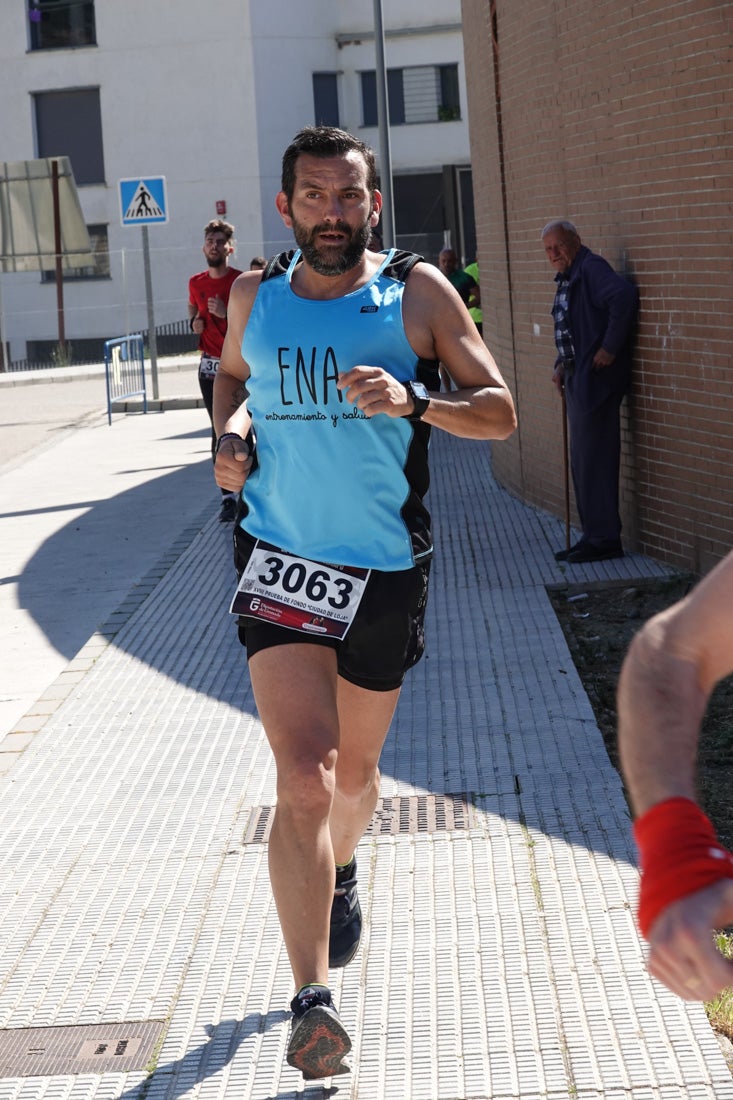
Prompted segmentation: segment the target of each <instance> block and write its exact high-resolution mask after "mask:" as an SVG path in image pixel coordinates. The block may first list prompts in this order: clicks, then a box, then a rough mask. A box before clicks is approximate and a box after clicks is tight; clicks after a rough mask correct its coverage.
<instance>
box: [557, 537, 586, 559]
mask: <svg viewBox="0 0 733 1100" xmlns="http://www.w3.org/2000/svg"><path fill="white" fill-rule="evenodd" d="M585 545H586V544H585V543H584V542H583V540H582V539H579V540H578V542H576V543H574V545H573V546H570V547H568V549H567V550H556V551H555V561H567V559H568V555H569V554H574V553H575V551H576V550H580V548H581V546H585Z"/></svg>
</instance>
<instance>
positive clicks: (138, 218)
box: [119, 176, 168, 225]
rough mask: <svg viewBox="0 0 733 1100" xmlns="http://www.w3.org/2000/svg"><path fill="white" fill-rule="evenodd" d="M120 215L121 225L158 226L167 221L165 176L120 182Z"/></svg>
mask: <svg viewBox="0 0 733 1100" xmlns="http://www.w3.org/2000/svg"><path fill="white" fill-rule="evenodd" d="M119 184H120V215H121V218H122V224H123V225H158V224H160V223H162V222H167V221H168V202H167V199H166V193H165V176H150V177H141V176H133V177H131V178H130V179H125V180H120V181H119Z"/></svg>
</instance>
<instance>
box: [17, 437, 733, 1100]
mask: <svg viewBox="0 0 733 1100" xmlns="http://www.w3.org/2000/svg"><path fill="white" fill-rule="evenodd" d="M433 448H434V453H433V459H432V466H433V471H434V488H433V490H431V496H432V502H431V504H432V508H433V510H434V512H435V513H436V514H437V525H436V526H437V531H438V543H439V545H438V553H437V557H436V561H435V565H434V572H433V585H432V590H431V597H430V604H429V612H428V624H427V631H428V645H427V651H426V657H425V660H423V661H422V662H421V663H420V664H419V665H418V666H417V667H416V668H415V669H414V670H413V672H412V673H411V674H410V675H409V677H408V679H407V681H406V684H405V689H404V691H403V695H402V697H401V699H400V703H399V705H398V708H397V713H396V715H395V721H394V723H393V727H392V730H391V732H390V735H389V737H388V741H387V744H386V746H385V751H384V753H383V758H382V762H381V766H382V773H383V779H382V791H381V794H382V799H383V800H389V799H405V800H407V801H408V802H409V800H410V799H415V800H417V802H416V804H421V803H420V800H425V799H426V798H429V797H430V798H445V797H447V796H448V794H449V792H469V793H470V794H471V801H472V805H471V820H470V823H469V827H468V828H462V829H453V830H450V829H445V830H439V831H436V832H433V833H427V832H418V833H411V832H407V833H403V832H399V833H398V834H397V835H376V834H374V835H370V836H366V837H365V838H364V839H363V841H362V843H361V844H360V847H359V854H358V859H359V878H360V896H361V899H362V905H363V908H364V912H365V916H366V925H365V932H364V937H363V942H362V946H361V948H360V951H359V953H358V954H357V956H356V958H355V960H354V961H353V963H352V964H351V965H350V966H349V967H348V968H346V969H345V970H344V971H338V972H333V990H334V996H335V999H336V1001H337V1003H338V1005H339V1008H340V1011H341V1014H342V1017H343V1019H344V1022H345V1024H346V1026H347V1027H348V1029H349V1030H350V1033H351V1034H352V1036H353V1039H354V1059H353V1061H354V1070H353V1073H352V1074H351V1075H349V1076H347V1077H341V1078H339V1079H337V1080H336V1081H334V1082H332V1083H329V1082H324V1083H321V1082H313V1083H308V1084H304V1083H303V1081H302V1079H301V1077H300V1075H299V1074H298V1073H296V1072H295V1071H294V1070H292V1069H291V1068H290V1067H288V1066H287V1065H286V1064H285V1062H284V1055H285V1048H286V1044H287V1037H288V1028H289V1021H288V1011H287V1009H288V1003H289V1000H290V998H291V997H292V994H293V990H292V980H291V976H290V970H289V966H288V962H287V957H286V953H285V950H284V947H283V945H282V940H281V936H280V931H279V925H278V921H277V915H276V912H275V907H274V903H273V901H272V897H271V891H270V886H269V878H268V870H267V846H266V844H264V843H256V844H245V843H243V838H244V833H245V828H246V823H247V821H248V820H249V819H250V816H251V814H252V813H253V811H254V810H256V808H257V807H262V806H270V805H272V804H273V803H274V801H275V776H274V769H273V767H272V761H271V758H270V753H269V750H268V748H267V744H266V740H265V738H264V734H263V731H262V728H261V725H260V723H259V721H258V718H257V715H256V711H255V706H254V701H253V698H252V693H251V689H250V686H249V681H248V677H247V674H246V666H245V662H244V657H243V653H242V650H241V647H239V645H238V643H237V641H236V637H235V632H234V630H233V627H232V623H231V621H230V620H229V618H228V616H227V614H226V607H228V602H229V598H230V595H231V588H232V585H233V573H232V569H231V562H230V545H229V538H230V535H229V536H226V535H225V534H223V533H222V531H221V527H220V525H218V524H217V523H216V522H215V520H212V522H210V523H209V524H208V525H207V526H205V527H204V528H203V529H202V531H201V532H200V534H199V535H197V536H196V537H195V538H194V539H193V541H192V542H191V544H190V546H189V547H188V549H187V550H184V551H183V553H181V554H180V555H179V556H177V557H176V560H175V561H174V562H172V563H171V564H170V567H169V568H168V569H167V570H166V571H165V572H164V573H163V574H162V575H161V578H160V581H159V583H158V584H157V585H156V586H155V587H153V588H152V590H151V591H150V593H149V595H148V596H147V598H146V599H145V601H144V602H142V603H140V604H139V605H138V606H136V607H135V608H134V609H133V610H132V612H131V615H130V617H129V619H128V620H127V621H126V622H125V623H124V624H123V625H122V626H120V627H119V629H118V630H117V633H116V634H115V638H114V641H113V643H112V644H111V645H109V646H108V647H107V649H105V650H104V651H103V652H102V653H101V655H100V656H99V657H98V659H97V660H96V661H95V663H94V664H93V666H92V667H91V668H90V669H89V671H88V672H87V673H86V674H85V675H84V676H83V677H82V678H81V679H80V682H79V684H78V685H77V687H76V689H75V690H74V692H73V693H72V694H71V695H70V696H69V697H68V698H67V699H66V701H65V702H64V703H63V704H62V705H61V706H60V707H59V709H58V710H57V711H56V712H55V713H54V715H53V716H52V718H51V720H50V721H49V722H48V723H47V725H46V726H45V727H44V729H43V730H42V731H41V732H40V733H39V734H38V735H37V737H36V738H34V740H33V743H32V744H31V746H30V747H29V748H28V749H27V750H26V752H25V753H24V754H23V755H22V756H21V758H20V759H19V761H18V763H17V765H15V766H14V768H13V769H12V771H11V773H9V774H8V776H6V777H5V779H4V780H3V781H2V783H0V830H2V833H1V835H2V836H3V839H4V848H3V875H2V876H0V917H1V918H2V919H0V1027H5V1028H28V1029H30V1028H31V1027H32V1026H36V1027H37V1026H43V1025H46V1026H51V1027H58V1026H62V1025H63V1026H79V1025H82V1024H89V1025H98V1024H100V1023H108V1024H115V1023H118V1022H120V1021H124V1020H125V1019H127V1020H129V1019H134V1018H140V1019H148V1020H151V1019H154V1018H160V1019H162V1018H165V1019H166V1020H167V1029H166V1032H165V1037H164V1039H163V1042H162V1045H161V1047H160V1050H159V1051H158V1053H157V1056H156V1069H155V1072H154V1073H153V1074H152V1076H151V1077H150V1078H149V1079H148V1080H144V1078H143V1075H142V1074H141V1073H140V1072H131V1073H127V1074H124V1073H123V1074H120V1073H113V1072H109V1073H104V1074H78V1075H77V1074H66V1075H60V1076H46V1077H37V1078H32V1079H27V1078H21V1077H17V1078H5V1079H2V1080H0V1100H107V1098H109V1100H122V1098H124V1100H142V1098H143V1096H144V1097H145V1100H180V1098H182V1097H186V1098H189V1097H191V1098H194V1097H195V1098H206V1100H217V1098H219V1097H225V1096H226V1097H231V1096H235V1095H236V1096H237V1097H238V1098H239V1100H286V1098H291V1097H292V1098H293V1100H325V1098H326V1097H335V1096H338V1097H339V1098H340V1100H347V1098H348V1100H357V1098H361V1100H365V1098H368V1100H375V1098H377V1097H378V1098H379V1100H391V1098H394V1100H570V1098H571V1097H572V1098H575V1100H683V1098H684V1100H690V1098H693V1100H733V1083H732V1082H731V1077H730V1073H729V1072H728V1070H727V1067H726V1065H725V1062H724V1060H723V1058H722V1055H721V1054H720V1052H719V1050H718V1048H717V1044H716V1041H715V1039H714V1036H713V1034H712V1032H711V1030H710V1027H709V1025H708V1023H707V1020H706V1018H705V1016H704V1013H703V1010H702V1008H701V1007H700V1006H698V1005H685V1004H683V1003H682V1002H680V1001H678V1000H677V999H676V998H674V997H672V996H671V994H667V993H665V991H663V990H661V989H660V988H659V987H658V986H656V985H654V984H653V983H652V982H651V981H650V979H649V978H648V976H647V975H646V973H645V970H644V966H643V951H642V948H641V945H640V943H639V939H638V936H637V933H636V930H635V926H634V921H633V913H632V909H631V905H632V904H633V899H634V896H635V889H636V871H635V869H634V866H633V860H634V852H633V848H632V844H631V838H630V831H629V821H628V814H627V811H626V807H625V803H624V800H623V796H622V793H621V785H620V781H619V778H618V776H617V774H616V773H615V772H614V770H613V768H611V766H610V764H609V762H608V759H607V756H606V754H605V750H604V748H603V743H602V739H601V737H600V734H599V732H598V730H597V727H596V725H595V720H594V717H593V713H592V710H591V708H590V704H589V702H588V700H587V697H586V696H585V692H584V691H583V688H582V684H581V682H580V680H579V678H578V676H577V673H576V671H575V669H574V668H573V665H572V661H571V660H570V656H569V653H568V651H567V648H566V646H565V643H564V639H563V637H562V632H561V630H560V627H559V625H558V624H557V622H556V620H555V618H554V614H553V612H552V609H551V606H550V603H549V600H548V598H547V595H546V592H545V588H544V586H545V584H547V583H554V582H557V581H558V580H559V579H560V580H561V579H562V572H561V571H560V570H559V569H558V567H557V563H555V562H554V559H553V558H552V548H553V546H554V544H555V542H554V540H559V537H560V525H559V524H558V523H557V521H555V520H553V519H552V517H547V516H545V515H544V514H542V513H539V512H536V511H534V510H533V509H528V508H526V507H525V506H523V505H521V504H519V503H518V502H517V501H514V500H512V498H511V497H510V496H509V495H508V494H506V493H504V492H502V491H501V490H500V489H499V488H498V487H497V486H496V484H495V483H494V482H493V480H492V478H491V473H490V467H489V461H488V459H489V448H488V447H486V446H484V445H481V444H475V443H470V442H467V441H461V440H448V439H445V438H441V437H440V436H438V435H436V437H435V439H434V443H433ZM609 564H611V565H613V566H614V570H615V573H616V575H617V576H620V577H624V576H625V577H628V578H631V579H633V578H634V577H636V576H640V575H648V576H654V575H659V573H661V572H663V568H662V567H661V566H659V565H658V563H650V562H648V561H647V559H642V558H638V556H634V557H633V559H632V558H625V559H622V560H621V561H620V562H618V563H609ZM594 568H595V567H593V568H591V567H588V569H589V572H588V574H587V575H593V576H595V577H598V576H599V575H600V576H606V575H608V574H604V573H603V572H602V571H599V570H598V569H597V568H595V572H593V569H594Z"/></svg>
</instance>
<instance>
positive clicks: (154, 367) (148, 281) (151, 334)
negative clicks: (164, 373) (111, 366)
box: [140, 225, 158, 401]
mask: <svg viewBox="0 0 733 1100" xmlns="http://www.w3.org/2000/svg"><path fill="white" fill-rule="evenodd" d="M140 228H141V229H142V233H143V264H144V266H145V298H146V300H147V303H148V347H149V349H150V373H151V375H152V378H153V400H154V401H157V400H158V343H157V340H156V336H155V314H154V311H153V280H152V277H151V274H150V245H149V243H148V227H147V225H143V226H141V227H140Z"/></svg>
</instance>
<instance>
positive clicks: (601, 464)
mask: <svg viewBox="0 0 733 1100" xmlns="http://www.w3.org/2000/svg"><path fill="white" fill-rule="evenodd" d="M565 400H566V403H567V410H568V427H569V429H570V470H571V473H572V476H573V487H574V489H575V503H576V504H577V507H578V516H579V517H580V526H581V528H582V530H583V539H584V540H585V541H586V542H589V543H592V545H593V546H597V547H599V548H601V549H608V548H611V547H615V546H618V545H619V543H620V541H621V517H620V515H619V510H618V504H619V499H618V498H619V493H618V478H619V466H620V462H621V418H620V408H621V402H622V400H623V395H620V394H614V395H613V396H612V397H609V398H607V399H606V400H605V401H604V402H603V404H602V405H600V406H599V407H598V408H597V409H593V411H592V412H587V411H586V410H584V409H581V408H579V407H578V402H577V401H574V400H573V387H572V380H571V379H568V380H567V381H566V385H565Z"/></svg>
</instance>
